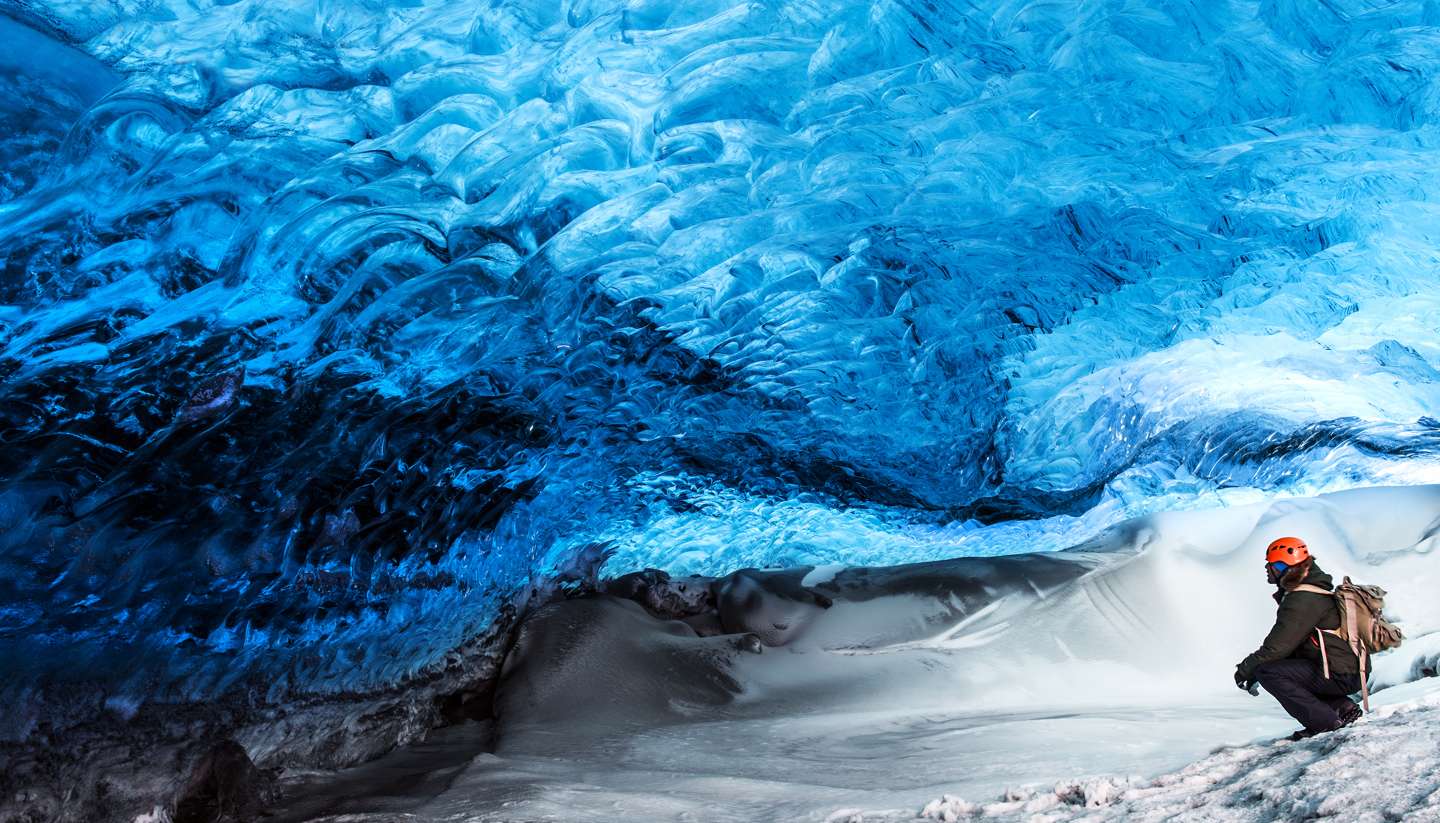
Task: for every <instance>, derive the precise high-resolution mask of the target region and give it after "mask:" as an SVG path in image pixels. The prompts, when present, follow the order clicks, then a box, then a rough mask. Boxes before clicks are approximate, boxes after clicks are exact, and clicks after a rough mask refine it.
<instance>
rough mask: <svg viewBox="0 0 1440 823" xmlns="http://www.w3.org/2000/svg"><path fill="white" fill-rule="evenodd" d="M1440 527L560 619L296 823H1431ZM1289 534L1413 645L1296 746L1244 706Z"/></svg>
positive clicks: (295, 784) (1104, 549)
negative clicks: (708, 613)
mask: <svg viewBox="0 0 1440 823" xmlns="http://www.w3.org/2000/svg"><path fill="white" fill-rule="evenodd" d="M1437 523H1440V490H1437V489H1436V488H1433V487H1412V488H1405V489H1365V490H1356V491H1350V492H1342V493H1338V494H1333V495H1325V496H1321V497H1318V498H1312V499H1305V500H1283V501H1275V502H1271V503H1267V504H1261V505H1255V506H1248V507H1237V508H1232V509H1226V510H1222V511H1219V512H1214V511H1212V512H1192V513H1171V514H1164V515H1157V516H1153V517H1149V518H1145V519H1143V520H1139V521H1132V522H1130V523H1127V524H1124V525H1122V526H1121V527H1117V528H1114V529H1111V530H1109V531H1108V532H1106V533H1105V534H1103V535H1101V536H1100V537H1098V538H1096V539H1095V540H1092V541H1090V542H1089V543H1087V544H1085V545H1081V546H1077V547H1075V548H1074V549H1072V550H1070V551H1067V552H1060V553H1055V554H1049V555H1025V556H1017V557H1009V558H988V559H982V558H965V559H959V560H954V561H945V562H942V563H933V564H922V565H918V566H905V567H895V568H889V569H845V570H841V571H836V570H807V569H799V570H792V571H788V572H774V573H758V572H757V573H754V574H751V575H748V576H746V575H742V576H740V577H738V578H735V579H734V581H732V583H731V584H730V585H729V588H728V589H727V590H726V591H725V592H724V593H723V595H722V597H721V598H720V600H721V603H720V611H721V622H722V623H724V624H726V625H725V626H724V627H723V628H724V629H728V630H729V631H722V632H719V633H716V631H714V629H713V627H712V628H711V630H710V631H705V630H702V631H699V632H697V631H696V630H695V629H694V628H692V625H691V624H693V623H694V622H695V621H693V620H692V621H691V624H687V623H685V622H681V621H677V620H665V619H661V618H659V617H657V616H656V615H655V614H653V613H652V612H653V610H647V608H645V607H643V606H642V605H640V603H637V602H634V600H627V599H619V598H614V597H594V598H587V599H581V600H572V601H567V602H563V603H558V604H554V605H552V606H549V607H547V608H546V609H544V610H542V611H541V612H540V613H538V614H536V615H535V616H533V617H532V618H531V619H530V620H529V621H528V622H527V623H526V624H525V626H524V628H523V629H522V632H521V635H520V638H519V640H518V643H517V646H516V649H515V651H514V652H513V653H512V655H511V658H510V661H509V662H508V663H507V665H506V669H505V672H504V674H503V676H502V679H501V684H500V688H499V692H498V694H497V697H496V714H497V717H498V720H497V721H496V724H495V726H494V728H493V729H491V728H488V727H486V726H481V725H480V724H470V725H467V726H455V727H451V728H449V729H446V730H443V731H441V732H439V733H437V734H435V735H432V737H431V738H430V739H429V740H428V741H427V742H426V743H425V744H423V745H422V746H417V747H411V748H409V749H404V750H401V751H398V752H396V753H394V754H392V755H390V756H389V757H387V758H384V759H382V760H379V761H377V762H375V763H372V764H370V765H368V766H364V767H361V768H359V769H355V770H351V771H349V772H346V773H342V774H341V775H338V776H336V775H322V774H315V775H303V774H292V775H289V776H287V777H286V783H287V785H288V787H289V790H290V791H289V792H288V794H289V796H291V797H295V798H299V799H298V800H293V801H291V803H290V805H289V806H288V807H286V808H284V809H281V810H280V811H279V815H278V817H279V819H282V820H297V821H298V820H326V821H332V823H339V821H347V822H348V823H359V822H360V821H365V822H366V823H379V821H391V820H413V821H427V822H429V821H434V822H435V823H438V822H439V821H548V820H556V821H622V820H623V821H632V820H685V821H757V820H812V821H827V820H828V821H862V820H863V821H869V820H906V819H914V818H916V817H930V818H933V819H942V820H952V819H964V818H966V817H969V816H981V817H984V818H985V819H1004V820H1010V819H1015V820H1071V819H1088V820H1157V821H1158V820H1177V819H1181V820H1197V821H1199V820H1206V821H1210V820H1215V821H1222V820H1223V821H1271V820H1294V819H1307V818H1310V817H1324V816H1336V815H1338V817H1339V818H1341V819H1345V820H1377V821H1378V820H1399V819H1404V820H1440V762H1437V760H1440V731H1437V727H1436V725H1435V719H1436V717H1437V712H1440V678H1434V677H1430V678H1424V677H1421V676H1420V674H1421V673H1425V674H1428V673H1430V672H1431V671H1433V668H1434V667H1433V663H1434V660H1435V657H1436V653H1437V652H1440V643H1437V642H1436V641H1437V638H1440V634H1435V633H1433V632H1434V630H1435V629H1436V628H1440V602H1437V598H1435V597H1434V596H1433V592H1434V591H1435V590H1436V588H1435V584H1436V582H1437V578H1440V568H1437V566H1440V564H1437V563H1436V562H1435V560H1434V556H1433V555H1432V554H1431V550H1432V549H1433V548H1434V547H1435V544H1436V541H1437ZM1280 531H1284V532H1286V533H1301V534H1305V535H1306V536H1307V539H1308V540H1309V541H1310V545H1311V546H1312V547H1315V551H1316V553H1317V555H1318V556H1319V557H1321V558H1322V560H1323V561H1324V563H1325V565H1326V568H1327V570H1329V571H1332V572H1333V573H1335V574H1336V575H1337V578H1338V577H1339V576H1341V575H1346V574H1349V575H1353V576H1355V577H1356V578H1357V579H1362V580H1365V581H1367V582H1375V583H1379V584H1381V585H1383V586H1385V587H1386V588H1388V589H1390V592H1391V595H1390V598H1389V609H1390V611H1393V612H1394V614H1395V615H1396V616H1397V617H1398V618H1399V619H1400V621H1401V623H1402V625H1403V626H1405V628H1406V631H1407V635H1408V637H1409V638H1410V639H1409V640H1408V641H1407V644H1406V645H1405V646H1404V647H1402V649H1400V650H1398V651H1396V652H1393V653H1391V654H1390V655H1388V656H1387V657H1383V658H1380V659H1379V661H1378V663H1377V669H1376V677H1375V682H1376V685H1377V686H1378V687H1380V688H1381V691H1379V693H1378V694H1377V695H1376V696H1375V711H1374V712H1373V713H1372V714H1371V715H1369V716H1368V717H1366V718H1365V719H1364V720H1362V721H1361V722H1360V723H1359V724H1357V725H1356V726H1355V727H1352V728H1350V729H1346V730H1343V731H1341V732H1337V733H1334V734H1331V735H1328V736H1322V737H1319V738H1316V739H1314V740H1311V741H1303V742H1300V743H1291V742H1289V741H1281V740H1279V738H1281V737H1282V736H1283V735H1285V734H1286V733H1288V732H1289V731H1290V730H1291V729H1292V728H1294V724H1293V723H1292V721H1291V720H1290V719H1289V718H1288V717H1286V716H1284V715H1283V714H1282V713H1281V711H1280V710H1279V708H1278V707H1277V706H1276V705H1275V704H1274V702H1273V701H1271V700H1270V699H1269V698H1268V697H1264V696H1262V697H1259V698H1256V697H1251V696H1250V695H1248V694H1245V693H1243V692H1241V691H1238V690H1236V689H1235V688H1234V686H1233V684H1232V683H1231V682H1230V674H1231V669H1232V666H1233V664H1234V662H1235V661H1236V660H1238V659H1239V658H1240V657H1241V656H1243V655H1244V654H1245V653H1246V652H1247V651H1249V650H1250V648H1251V647H1253V646H1254V645H1255V644H1256V643H1257V642H1258V639H1259V637H1260V636H1261V635H1262V634H1263V632H1264V630H1265V629H1266V628H1267V627H1268V625H1269V620H1270V618H1271V615H1272V613H1273V605H1272V604H1271V602H1270V600H1269V597H1268V591H1267V588H1266V584H1265V582H1264V580H1263V575H1262V574H1261V573H1260V563H1258V562H1254V558H1255V557H1256V556H1258V555H1257V551H1258V547H1262V546H1263V545H1264V543H1265V541H1266V540H1267V539H1268V538H1269V537H1271V536H1273V535H1274V534H1275V533H1278V532H1280ZM735 581H738V582H735ZM674 582H675V581H671V583H670V584H669V585H672V586H673V585H674ZM638 600H640V601H642V602H646V598H645V597H640V598H638ZM654 600H655V598H654V597H652V598H650V601H649V602H653V601H654ZM1197 604H1213V605H1212V606H1199V605H1197ZM727 608H728V609H729V612H728V613H727V612H726V609H727ZM737 615H739V616H738V617H737ZM737 620H738V621H739V622H740V624H741V625H739V626H738V628H739V629H742V630H743V631H735V630H733V629H736V628H737V626H736V621H737ZM757 640H759V641H763V643H761V642H756V641H757ZM1427 667H1428V668H1427ZM492 732H493V734H492Z"/></svg>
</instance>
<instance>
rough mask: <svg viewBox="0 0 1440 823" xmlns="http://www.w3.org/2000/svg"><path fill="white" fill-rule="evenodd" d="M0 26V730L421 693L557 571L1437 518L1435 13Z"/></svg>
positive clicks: (1347, 0)
mask: <svg viewBox="0 0 1440 823" xmlns="http://www.w3.org/2000/svg"><path fill="white" fill-rule="evenodd" d="M4 15H9V16H4ZM0 35H3V38H4V40H5V48H3V49H0V705H4V706H6V707H10V708H9V709H8V710H7V711H5V712H3V713H0V740H4V741H8V742H11V743H14V742H19V741H30V742H34V741H36V740H41V739H44V740H49V739H51V737H50V736H54V739H61V738H63V736H64V730H65V729H66V728H70V727H72V726H74V725H75V724H79V723H87V722H96V720H97V718H110V721H113V722H123V721H125V720H126V719H128V718H130V717H132V716H133V715H135V714H136V713H137V712H140V713H142V714H143V712H144V711H145V707H146V706H151V707H154V706H157V705H170V704H182V703H183V704H192V703H196V702H203V701H214V700H221V701H232V703H233V702H234V701H240V703H243V705H244V706H245V707H248V708H247V709H246V711H250V710H252V709H253V710H255V711H260V712H262V714H263V712H265V711H270V710H273V709H274V708H275V707H281V706H286V705H289V704H291V703H295V702H297V701H298V702H304V701H313V700H325V699H329V698H332V697H334V698H337V699H339V698H342V697H343V698H345V699H352V698H356V696H357V695H372V696H373V695H377V694H390V693H393V691H394V690H395V689H396V688H397V687H400V686H402V685H403V684H413V683H420V682H426V683H431V684H434V683H439V682H442V681H443V682H444V683H445V684H446V685H445V687H444V688H445V689H452V690H453V689H454V688H459V687H460V684H463V683H464V682H466V681H467V677H468V679H469V680H476V679H483V678H485V677H489V676H491V675H493V661H491V663H486V664H485V665H479V664H476V666H477V667H476V668H475V669H474V670H473V671H470V673H469V674H468V675H467V674H466V671H467V670H466V666H467V665H469V664H467V663H466V662H464V661H465V660H467V659H469V658H466V657H465V654H464V653H462V651H461V650H464V649H471V650H474V649H476V648H478V646H477V645H476V644H477V643H478V642H479V641H478V639H479V638H484V637H492V638H499V637H502V636H503V635H504V632H503V631H497V627H498V626H508V625H511V624H512V622H513V620H514V617H515V615H516V614H517V613H519V612H520V611H522V610H523V609H524V608H525V607H526V604H529V603H534V602H540V601H543V600H545V599H546V598H548V597H550V596H551V594H553V593H556V592H564V591H566V590H570V589H576V588H584V587H585V586H588V585H590V583H591V582H593V580H594V578H595V576H596V574H597V572H598V571H599V570H600V569H602V568H603V569H604V571H605V572H606V573H608V574H611V575H621V574H624V573H626V572H631V571H635V570H637V569H642V568H647V567H654V568H657V569H662V570H666V571H668V572H670V573H673V574H676V575H684V574H691V573H698V574H705V575H723V574H727V573H729V572H732V571H734V570H736V569H740V568H745V567H757V568H758V567H787V566H801V565H817V564H830V563H842V564H851V565H857V564H869V565H882V564H886V563H899V562H911V561H927V560H936V559H940V558H945V557H952V556H957V555H976V554H980V555H989V554H1005V553H1013V552H1017V551H1032V550H1053V549H1058V548H1061V547H1063V546H1065V545H1070V544H1073V543H1075V542H1078V541H1079V540H1081V539H1083V538H1084V537H1085V536H1086V535H1087V534H1093V533H1095V532H1096V531H1097V530H1099V529H1100V528H1103V527H1105V526H1107V525H1109V524H1111V523H1114V522H1118V521H1119V520H1121V519H1122V518H1124V517H1126V516H1130V515H1135V514H1142V513H1145V512H1148V511H1154V510H1159V509H1162V508H1170V507H1180V506H1196V505H1204V504H1206V503H1213V502H1215V501H1218V500H1222V499H1226V496H1227V495H1246V494H1251V495H1262V494H1268V493H1275V492H1298V493H1310V492H1316V491H1321V490H1326V489H1335V488H1341V487H1346V486H1354V485H1363V484H1371V483H1417V482H1426V481H1429V482H1434V481H1435V480H1436V479H1437V474H1436V472H1437V469H1436V466H1437V465H1440V463H1437V461H1436V459H1435V458H1436V457H1437V455H1440V423H1437V422H1436V420H1435V419H1434V418H1433V417H1432V416H1431V415H1434V413H1435V409H1437V408H1440V372H1437V368H1440V346H1437V340H1440V282H1437V281H1440V256H1437V245H1436V239H1435V238H1437V237H1440V233H1437V230H1440V212H1437V211H1436V208H1435V206H1434V205H1433V203H1432V199H1431V198H1430V196H1429V195H1430V193H1431V192H1433V191H1435V190H1437V183H1440V180H1437V175H1440V164H1437V163H1436V162H1435V148H1436V146H1437V145H1440V131H1437V128H1436V123H1437V118H1440V86H1437V82H1440V81H1437V79H1436V78H1437V77H1440V71H1437V70H1440V49H1437V45H1440V6H1437V5H1436V4H1434V3H1432V2H1419V0H1415V2H1394V3H1384V4H1381V3H1374V2H1368V0H1336V2H1329V3H1324V4H1315V3H1311V2H1307V1H1306V0H1265V2H1258V1H1257V2H1241V1H1240V0H1222V1H1221V2H1210V0H1203V1H1202V0H1194V1H1193V2H1158V0H1139V1H1136V0H1103V1H1102V2H1086V3H1081V2H1056V3H1039V2H1037V3H1026V2H1001V1H1000V0H994V1H993V2H974V3H972V2H967V3H960V2H947V0H927V2H905V1H904V0H873V2H859V3H856V2H829V1H828V0H775V2H745V3H736V2H732V1H731V0H696V1H695V2H686V3H678V4H677V3H670V2H659V0H633V2H629V3H621V2H608V0H568V1H567V2H553V1H552V0H534V1H533V2H523V1H512V0H496V2H486V3H456V2H443V1H442V0H416V2H407V3H403V4H386V3H380V2H360V1H359V0H354V1H353V2H344V1H343V0H308V1H306V2H296V3H267V2H263V1H262V0H241V2H231V3H215V4H210V3H197V2H191V0H159V2H153V3H132V2H128V0H125V2H121V0H84V1H83V2H82V1H81V0H53V1H52V2H45V0H34V1H33V2H32V0H10V2H5V3H0ZM487 632H490V634H489V635H487V634H486V633H487ZM487 642H489V641H487ZM467 644H468V645H467ZM495 644H501V645H503V643H502V641H501V640H498V639H497V640H495V641H494V643H493V644H491V645H490V646H486V648H487V649H488V651H487V652H486V653H487V654H489V653H491V652H494V651H495V650H496V648H498V646H496V645H495ZM486 659H487V660H489V658H486ZM435 688H436V689H438V688H440V687H438V686H436V687H435ZM426 694H427V695H428V694H429V693H428V692H427V693H426ZM437 694H438V693H437ZM366 699H369V698H366ZM424 699H425V700H427V701H428V700H429V699H430V697H429V696H427V697H425V698H424ZM437 699H439V698H438V697H437ZM236 705H239V704H238V703H237V704H236ZM307 705H308V704H307ZM411 709H413V710H415V711H418V712H419V714H418V715H416V718H414V719H413V720H412V721H407V722H405V723H385V724H380V725H381V726H383V727H384V728H386V729H390V730H391V731H392V732H393V731H394V730H395V729H396V728H404V729H407V730H408V731H405V732H404V733H399V732H396V734H399V735H400V736H401V737H403V736H405V735H410V734H413V733H415V729H423V727H425V725H426V724H427V723H428V722H430V720H431V719H433V718H431V717H430V716H429V715H427V714H425V711H421V710H419V709H415V708H414V707H413V706H412V707H411ZM110 721H107V722H110ZM317 722H318V721H317ZM232 725H233V724H232ZM366 728H369V727H366ZM387 733H388V732H387ZM282 748H283V747H282ZM342 748H343V747H342ZM360 749H361V750H364V751H369V749H368V748H367V747H360ZM357 751H358V750H357Z"/></svg>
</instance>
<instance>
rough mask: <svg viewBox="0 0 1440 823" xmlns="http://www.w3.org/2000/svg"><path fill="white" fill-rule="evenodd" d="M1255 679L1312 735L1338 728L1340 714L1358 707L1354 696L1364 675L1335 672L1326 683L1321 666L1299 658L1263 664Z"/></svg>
mask: <svg viewBox="0 0 1440 823" xmlns="http://www.w3.org/2000/svg"><path fill="white" fill-rule="evenodd" d="M1255 679H1256V680H1257V681H1259V683H1260V686H1261V687H1262V688H1264V689H1265V691H1267V692H1269V693H1270V695H1271V696H1272V697H1274V698H1275V699H1276V700H1278V701H1280V705H1281V706H1282V707H1284V709H1285V711H1287V712H1289V713H1290V716H1291V717H1293V718H1295V719H1296V720H1299V721H1300V725H1302V726H1304V727H1305V728H1306V729H1307V730H1309V731H1312V732H1328V731H1330V730H1331V729H1334V728H1336V727H1338V726H1339V725H1340V712H1341V711H1343V710H1345V709H1346V708H1347V707H1353V706H1354V705H1355V704H1354V703H1352V702H1351V701H1350V695H1352V694H1354V693H1355V692H1358V691H1360V675H1358V674H1340V673H1339V672H1333V671H1332V672H1331V673H1330V679H1329V680H1326V679H1325V673H1324V671H1323V670H1322V669H1321V668H1320V664H1319V663H1312V662H1310V661H1309V660H1302V659H1300V658H1295V657H1292V658H1288V659H1286V660H1276V661H1274V662H1271V663H1262V664H1260V665H1259V666H1258V667H1256V669H1255Z"/></svg>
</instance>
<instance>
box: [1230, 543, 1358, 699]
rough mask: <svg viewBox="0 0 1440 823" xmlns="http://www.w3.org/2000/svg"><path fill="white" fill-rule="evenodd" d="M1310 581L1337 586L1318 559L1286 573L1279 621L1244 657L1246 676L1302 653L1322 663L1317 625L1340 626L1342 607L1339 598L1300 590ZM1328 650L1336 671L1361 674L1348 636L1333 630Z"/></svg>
mask: <svg viewBox="0 0 1440 823" xmlns="http://www.w3.org/2000/svg"><path fill="white" fill-rule="evenodd" d="M1301 584H1307V585H1311V586H1319V587H1320V588H1322V589H1327V590H1329V589H1334V588H1335V586H1334V582H1333V581H1332V580H1331V578H1330V575H1328V574H1326V573H1325V572H1323V571H1321V570H1320V567H1319V566H1316V565H1315V561H1314V559H1313V558H1312V559H1311V560H1308V561H1306V564H1304V565H1302V566H1297V567H1295V568H1293V569H1291V570H1290V572H1289V573H1287V574H1286V575H1285V578H1284V579H1283V580H1281V581H1280V585H1279V587H1278V590H1277V591H1276V592H1275V595H1274V597H1275V602H1276V603H1279V604H1280V608H1279V610H1278V611H1277V612H1276V613H1275V625H1274V626H1273V627H1271V629H1270V633H1269V634H1267V635H1265V640H1264V642H1262V643H1261V644H1260V648H1258V649H1256V650H1255V651H1253V652H1251V653H1250V656H1249V657H1246V658H1245V659H1244V660H1242V661H1240V665H1239V667H1238V669H1239V673H1240V675H1241V676H1243V677H1244V678H1245V679H1246V680H1254V679H1255V669H1256V668H1257V667H1258V666H1260V664H1262V663H1269V662H1271V661H1274V660H1284V659H1285V658H1287V657H1299V658H1303V659H1305V660H1313V661H1315V663H1316V664H1317V665H1318V664H1319V663H1320V646H1319V643H1318V642H1316V638H1315V629H1316V628H1321V629H1337V628H1339V627H1340V607H1339V606H1337V605H1336V604H1335V598H1334V597H1333V596H1332V595H1328V594H1318V593H1316V592H1297V591H1294V588H1295V587H1296V586H1299V585H1301ZM1325 651H1326V653H1327V654H1328V656H1329V658H1330V671H1331V672H1332V673H1336V674H1359V672H1360V661H1359V660H1357V659H1356V658H1355V653H1354V652H1352V651H1350V646H1349V645H1348V644H1346V642H1345V641H1344V640H1341V639H1340V638H1338V637H1336V636H1335V635H1333V634H1327V635H1325Z"/></svg>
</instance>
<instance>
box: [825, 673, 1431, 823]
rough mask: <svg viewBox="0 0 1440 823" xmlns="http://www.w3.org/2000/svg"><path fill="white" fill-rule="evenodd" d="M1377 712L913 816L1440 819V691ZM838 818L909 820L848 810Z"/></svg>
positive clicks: (1032, 822)
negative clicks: (1311, 731) (1144, 769)
mask: <svg viewBox="0 0 1440 823" xmlns="http://www.w3.org/2000/svg"><path fill="white" fill-rule="evenodd" d="M1429 690H1430V691H1431V692H1432V693H1431V694H1428V695H1426V696H1424V697H1420V698H1416V699H1413V700H1410V701H1407V702H1405V703H1400V704H1396V705H1393V706H1387V707H1385V708H1382V709H1380V710H1379V711H1378V712H1377V713H1376V714H1374V715H1372V716H1371V717H1370V718H1367V719H1363V720H1361V721H1360V722H1359V723H1357V724H1356V725H1355V726H1353V727H1351V728H1348V729H1343V730H1341V731H1338V732H1333V733H1331V734H1328V735H1323V736H1320V737H1316V738H1312V739H1310V740H1304V741H1300V742H1290V741H1289V740H1284V739H1282V740H1279V741H1275V742H1269V743H1260V744H1256V745H1249V746H1230V747H1225V748H1222V749H1219V750H1217V751H1216V752H1215V753H1214V754H1212V755H1210V756H1209V757H1207V758H1205V759H1203V760H1200V761H1197V762H1195V763H1193V764H1191V765H1189V766H1187V767H1185V768H1183V769H1181V770H1179V771H1176V772H1171V773H1169V774H1165V775H1161V776H1160V777H1157V778H1155V779H1153V780H1149V781H1141V780H1137V779H1135V778H1133V777H1123V778H1115V777H1098V778H1090V779H1086V780H1072V781H1062V782H1060V783H1058V784H1056V785H1054V786H1052V787H1035V786H1027V787H1022V788H1018V789H1011V790H1008V791H1006V792H1005V793H1004V795H1003V796H1002V797H1001V798H1000V799H998V800H994V801H991V802H975V801H971V800H966V799H964V798H960V797H956V796H954V795H949V794H947V795H944V796H943V797H940V798H938V799H936V800H933V801H931V802H929V803H927V804H926V805H925V807H924V808H922V809H921V810H920V812H919V813H918V814H917V815H915V819H923V820H939V821H946V823H951V822H952V821H959V820H970V819H976V818H983V819H985V820H994V821H1006V820H1016V821H1019V820H1024V821H1028V822H1029V823H1059V821H1067V820H1085V821H1108V820H1124V821H1132V823H1142V822H1144V823H1149V821H1154V823H1160V822H1161V821H1206V823H1222V821H1232V822H1233V823H1262V822H1264V823H1269V821H1284V820H1308V819H1312V818H1323V817H1334V818H1336V819H1343V820H1347V821H1356V822H1357V823H1367V822H1368V821H1375V822H1376V823H1378V821H1388V820H1440V690H1436V689H1429ZM831 819H832V820H834V821H836V823H839V821H845V822H846V823H859V822H860V821H874V820H896V819H909V818H905V817H896V816H893V815H891V814H890V813H888V812H878V813H866V812H863V811H859V810H855V809H845V810H842V811H841V812H837V813H836V814H835V815H832V818H831Z"/></svg>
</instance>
